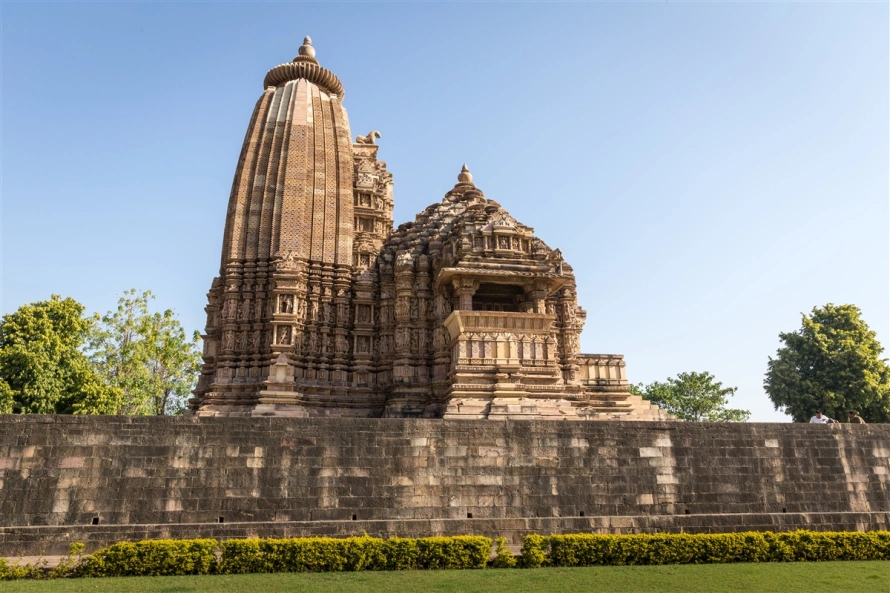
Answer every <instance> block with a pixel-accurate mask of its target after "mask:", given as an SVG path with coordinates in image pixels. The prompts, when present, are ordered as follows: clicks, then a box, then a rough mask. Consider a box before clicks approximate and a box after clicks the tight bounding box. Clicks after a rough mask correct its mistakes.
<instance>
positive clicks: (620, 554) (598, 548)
mask: <svg viewBox="0 0 890 593" xmlns="http://www.w3.org/2000/svg"><path fill="white" fill-rule="evenodd" d="M821 560H890V532H887V531H873V532H869V533H858V532H814V531H794V532H788V533H772V532H744V533H719V534H710V533H697V534H685V533H672V534H667V533H665V534H641V535H594V534H587V533H581V534H573V535H551V536H550V537H543V536H540V535H529V536H527V537H526V538H525V541H524V543H523V547H522V558H521V561H520V562H521V565H522V566H526V567H537V566H594V565H609V566H618V565H643V564H712V563H725V562H794V561H808V562H813V561H821Z"/></svg>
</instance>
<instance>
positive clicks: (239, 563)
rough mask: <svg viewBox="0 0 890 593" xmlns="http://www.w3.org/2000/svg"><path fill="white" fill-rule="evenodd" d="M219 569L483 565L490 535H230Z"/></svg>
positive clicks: (239, 571)
mask: <svg viewBox="0 0 890 593" xmlns="http://www.w3.org/2000/svg"><path fill="white" fill-rule="evenodd" d="M220 548H221V551H222V556H221V558H220V561H219V565H218V567H217V572H219V573H220V574H245V573H254V572H328V571H354V570H412V569H441V568H452V569H453V568H484V567H485V565H486V563H487V562H488V557H489V555H490V553H491V539H490V538H487V537H479V536H456V537H427V538H421V539H408V538H392V539H389V540H383V539H379V538H376V537H368V536H364V537H347V538H330V537H314V538H292V539H245V540H228V541H224V542H222V543H221V544H220Z"/></svg>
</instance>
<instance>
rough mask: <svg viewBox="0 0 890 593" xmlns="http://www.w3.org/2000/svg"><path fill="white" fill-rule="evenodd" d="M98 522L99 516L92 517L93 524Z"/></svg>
mask: <svg viewBox="0 0 890 593" xmlns="http://www.w3.org/2000/svg"><path fill="white" fill-rule="evenodd" d="M98 524H99V517H93V525H98Z"/></svg>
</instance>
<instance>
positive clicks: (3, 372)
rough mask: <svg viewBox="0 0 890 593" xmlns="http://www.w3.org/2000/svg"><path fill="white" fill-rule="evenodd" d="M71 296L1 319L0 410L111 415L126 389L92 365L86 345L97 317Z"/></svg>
mask: <svg viewBox="0 0 890 593" xmlns="http://www.w3.org/2000/svg"><path fill="white" fill-rule="evenodd" d="M83 311H84V307H83V305H81V304H80V303H78V302H77V301H75V300H74V299H72V298H65V299H63V298H61V297H60V296H59V295H52V297H51V298H50V300H48V301H40V302H37V303H31V304H29V305H23V306H22V307H19V309H18V310H17V311H16V312H15V313H11V314H9V315H4V316H3V318H2V319H0V412H3V413H10V412H18V413H27V414H53V413H55V414H72V413H73V414H107V413H112V412H113V411H114V410H115V409H116V407H117V402H118V400H119V399H120V397H121V395H122V394H121V392H120V391H119V390H117V389H114V388H113V387H111V386H109V385H108V384H107V383H106V382H105V381H103V380H102V377H101V376H99V375H98V374H97V373H96V372H95V371H94V370H93V368H92V367H91V366H90V363H89V360H88V359H87V357H86V356H85V355H84V353H83V351H82V348H83V346H84V344H85V342H86V340H87V337H88V336H89V333H90V331H91V329H92V326H93V323H94V319H93V318H87V317H84V316H83Z"/></svg>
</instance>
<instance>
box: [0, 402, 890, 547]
mask: <svg viewBox="0 0 890 593" xmlns="http://www.w3.org/2000/svg"><path fill="white" fill-rule="evenodd" d="M796 528H808V529H819V530H829V529H830V530H834V529H837V530H872V529H890V425H809V424H756V423H747V424H729V423H727V424H723V423H719V424H706V423H684V422H664V423H661V422H559V421H551V422H546V421H491V420H480V421H474V420H454V421H448V420H416V419H327V418H200V419H197V418H155V417H148V418H146V417H138V418H132V417H73V416H0V556H13V555H18V554H28V555H30V554H39V553H45V554H57V553H64V552H65V551H66V550H67V546H68V542H71V541H85V542H87V544H88V550H91V549H95V548H97V547H101V546H103V545H107V544H109V543H111V542H114V541H119V540H123V539H139V538H145V537H199V536H200V537H205V536H206V537H223V538H225V537H250V536H297V535H352V534H361V533H362V532H367V533H368V534H370V535H380V536H389V535H402V536H424V535H441V534H446V535H447V534H463V533H473V534H479V535H489V536H501V535H505V536H507V537H508V538H510V540H511V541H512V542H513V543H514V544H515V543H518V542H519V539H520V538H521V537H522V536H523V535H525V534H526V533H529V532H538V533H551V532H552V533H567V532H583V531H588V532H589V531H598V532H609V533H628V532H645V531H649V532H651V531H689V532H702V531H705V532H707V531H711V532H725V531H738V530H748V529H756V530H763V529H771V530H786V529H796Z"/></svg>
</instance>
